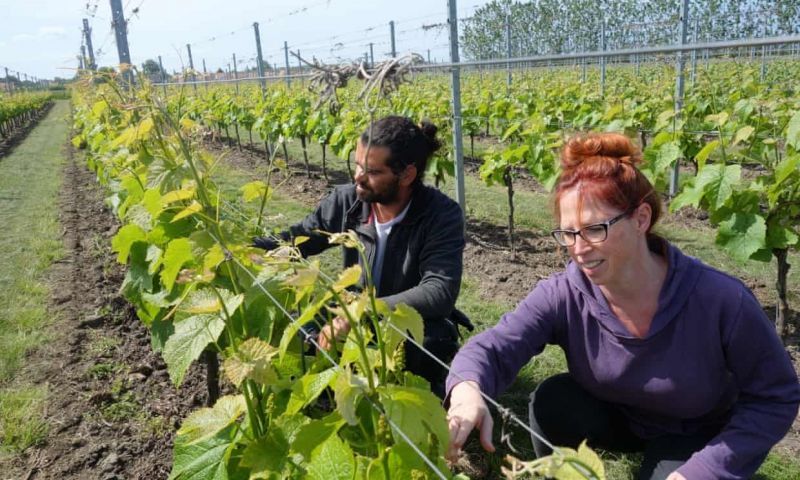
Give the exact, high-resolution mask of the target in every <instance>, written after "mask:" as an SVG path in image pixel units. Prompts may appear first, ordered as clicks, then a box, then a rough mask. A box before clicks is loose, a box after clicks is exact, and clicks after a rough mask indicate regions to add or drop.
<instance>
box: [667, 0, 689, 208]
mask: <svg viewBox="0 0 800 480" xmlns="http://www.w3.org/2000/svg"><path fill="white" fill-rule="evenodd" d="M688 25H689V0H683V2H682V3H681V45H686V36H687V35H686V33H687V30H689V27H688ZM684 64H685V59H684V56H683V51H680V52H678V57H677V60H676V65H675V69H676V72H675V74H676V79H675V120H674V123H673V130H674V129H675V126H676V125H677V124H678V122H680V120H681V110H683V87H684V85H683V84H684V75H683V70H684V68H683V67H684ZM675 133H677V132H675ZM680 164H681V159H680V158H679V159H678V160H676V161H675V165H674V166H673V167H672V175H671V176H670V179H669V196H670V197H674V196H675V195H676V194H677V193H678V187H679V185H678V172H679V170H680Z"/></svg>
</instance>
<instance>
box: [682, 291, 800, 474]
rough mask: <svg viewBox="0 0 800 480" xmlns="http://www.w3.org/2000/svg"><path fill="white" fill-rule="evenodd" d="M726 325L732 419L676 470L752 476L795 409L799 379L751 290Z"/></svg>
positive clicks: (799, 400)
mask: <svg viewBox="0 0 800 480" xmlns="http://www.w3.org/2000/svg"><path fill="white" fill-rule="evenodd" d="M741 297H742V298H741V305H740V308H739V315H738V316H737V317H736V318H735V320H734V321H732V322H730V324H729V325H728V326H725V327H724V328H723V331H722V340H723V350H724V353H725V357H726V359H727V362H728V368H729V370H730V372H731V374H732V375H733V378H734V380H735V382H736V383H737V385H738V387H739V397H738V400H737V402H736V403H735V404H734V407H733V414H732V416H731V419H730V421H729V422H728V424H727V425H726V426H725V427H724V428H723V429H722V431H721V432H720V433H719V435H717V436H716V437H714V438H713V439H712V440H711V441H710V442H709V443H708V444H707V445H706V446H705V448H703V449H702V450H700V451H699V452H697V453H695V454H694V455H693V456H692V457H691V458H690V459H689V460H688V461H687V462H686V463H685V464H684V465H683V466H681V467H680V468H679V469H678V472H680V473H681V474H683V476H684V477H686V478H687V479H689V480H701V479H709V480H710V479H723V478H724V479H740V478H750V477H751V476H752V475H753V474H754V473H755V472H756V470H758V467H759V465H760V464H761V462H763V461H764V458H765V457H766V456H767V453H768V452H769V449H770V448H772V446H774V445H775V444H776V443H777V442H778V441H780V440H781V439H782V438H783V436H784V435H785V434H786V432H787V431H788V430H789V427H790V426H791V425H792V422H793V421H794V419H795V416H796V415H797V408H798V405H799V404H800V384H798V380H797V374H796V373H795V371H794V367H793V366H792V363H791V361H790V359H789V356H788V354H787V352H786V350H785V349H784V347H783V345H782V344H781V341H780V339H779V338H778V335H777V334H776V333H775V329H774V327H773V325H772V323H771V322H770V321H769V319H768V318H767V316H766V315H765V314H764V312H763V310H762V309H761V307H760V305H759V304H758V301H757V300H756V299H755V297H753V295H752V294H751V293H750V292H749V291H747V290H744V288H743V292H742V294H741Z"/></svg>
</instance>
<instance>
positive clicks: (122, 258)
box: [111, 224, 147, 264]
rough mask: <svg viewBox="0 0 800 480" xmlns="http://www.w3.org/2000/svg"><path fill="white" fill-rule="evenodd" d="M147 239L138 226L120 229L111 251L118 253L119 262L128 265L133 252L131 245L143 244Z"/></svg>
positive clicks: (112, 243)
mask: <svg viewBox="0 0 800 480" xmlns="http://www.w3.org/2000/svg"><path fill="white" fill-rule="evenodd" d="M146 238H147V234H146V233H145V231H144V230H142V229H141V227H139V226H137V225H132V224H130V225H125V226H124V227H122V228H120V229H119V231H118V232H117V234H116V235H114V238H113V239H112V240H111V249H112V250H113V251H115V252H117V261H118V262H119V263H123V264H124V263H126V262H127V261H128V255H129V254H130V251H131V245H133V244H134V243H135V242H142V241H144V240H145V239H146Z"/></svg>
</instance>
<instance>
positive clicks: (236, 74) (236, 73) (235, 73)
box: [228, 53, 239, 95]
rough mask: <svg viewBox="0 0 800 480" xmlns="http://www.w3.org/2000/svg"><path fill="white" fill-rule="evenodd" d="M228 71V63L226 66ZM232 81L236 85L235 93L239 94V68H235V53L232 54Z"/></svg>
mask: <svg viewBox="0 0 800 480" xmlns="http://www.w3.org/2000/svg"><path fill="white" fill-rule="evenodd" d="M228 71H230V65H229V66H228ZM233 83H234V85H236V94H237V95H238V94H239V70H237V69H236V54H235V53H234V54H233Z"/></svg>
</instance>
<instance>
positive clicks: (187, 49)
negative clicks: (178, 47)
mask: <svg viewBox="0 0 800 480" xmlns="http://www.w3.org/2000/svg"><path fill="white" fill-rule="evenodd" d="M186 51H187V52H189V70H191V71H192V86H193V87H194V93H197V77H195V74H194V61H193V60H192V46H191V45H190V44H188V43H187V44H186Z"/></svg>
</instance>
